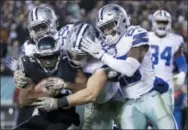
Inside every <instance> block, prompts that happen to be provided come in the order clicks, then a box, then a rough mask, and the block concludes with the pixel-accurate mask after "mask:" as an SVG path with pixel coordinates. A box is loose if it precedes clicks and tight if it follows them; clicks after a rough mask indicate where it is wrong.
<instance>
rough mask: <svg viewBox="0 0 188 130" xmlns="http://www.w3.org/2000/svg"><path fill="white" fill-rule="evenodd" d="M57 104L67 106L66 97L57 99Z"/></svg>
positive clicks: (62, 106) (60, 106) (61, 106)
mask: <svg viewBox="0 0 188 130" xmlns="http://www.w3.org/2000/svg"><path fill="white" fill-rule="evenodd" d="M57 106H58V107H59V108H64V107H68V106H69V103H68V100H67V97H63V98H59V99H57Z"/></svg>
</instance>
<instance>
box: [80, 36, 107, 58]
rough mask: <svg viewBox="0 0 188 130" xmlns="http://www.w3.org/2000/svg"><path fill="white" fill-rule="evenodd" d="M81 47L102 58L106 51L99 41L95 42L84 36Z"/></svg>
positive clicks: (95, 56)
mask: <svg viewBox="0 0 188 130" xmlns="http://www.w3.org/2000/svg"><path fill="white" fill-rule="evenodd" d="M81 49H82V50H83V51H85V52H87V53H89V54H90V55H91V56H93V57H94V58H96V59H101V58H102V56H103V55H104V53H105V51H104V50H103V49H102V46H101V44H100V43H99V42H97V43H95V42H93V41H92V40H91V39H90V38H88V37H83V38H82V43H81Z"/></svg>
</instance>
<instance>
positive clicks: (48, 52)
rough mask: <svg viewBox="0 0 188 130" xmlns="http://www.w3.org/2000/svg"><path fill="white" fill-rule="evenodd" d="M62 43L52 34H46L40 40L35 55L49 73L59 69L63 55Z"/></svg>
mask: <svg viewBox="0 0 188 130" xmlns="http://www.w3.org/2000/svg"><path fill="white" fill-rule="evenodd" d="M60 47H61V45H60V43H59V42H57V41H56V40H55V39H54V38H53V37H51V36H45V37H42V38H41V39H39V40H38V42H37V43H36V47H35V52H34V54H33V56H34V57H35V58H36V61H37V62H38V63H39V64H40V66H41V67H42V68H43V69H44V71H45V72H47V73H53V72H55V71H56V70H57V68H58V64H59V61H60V58H61V55H62V51H61V48H60Z"/></svg>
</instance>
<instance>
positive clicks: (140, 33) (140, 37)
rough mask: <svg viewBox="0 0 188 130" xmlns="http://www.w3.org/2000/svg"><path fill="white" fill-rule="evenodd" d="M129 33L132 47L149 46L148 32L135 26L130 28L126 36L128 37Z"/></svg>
mask: <svg viewBox="0 0 188 130" xmlns="http://www.w3.org/2000/svg"><path fill="white" fill-rule="evenodd" d="M130 33H132V34H131V37H132V46H133V47H138V46H141V45H146V44H149V37H148V32H147V30H146V29H144V28H142V27H140V26H135V27H132V28H131V30H130V32H129V34H128V36H129V35H130Z"/></svg>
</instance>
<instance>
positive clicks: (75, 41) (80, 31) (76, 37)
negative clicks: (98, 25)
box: [66, 23, 96, 68]
mask: <svg viewBox="0 0 188 130" xmlns="http://www.w3.org/2000/svg"><path fill="white" fill-rule="evenodd" d="M83 36H84V37H89V38H90V39H92V40H95V38H96V32H95V29H94V28H93V27H92V26H91V25H89V24H87V23H79V24H77V25H75V26H74V28H73V29H72V30H71V31H70V32H69V34H68V36H67V40H66V42H67V53H68V60H69V63H70V65H71V66H73V67H76V68H79V67H81V66H83V65H85V64H86V62H87V60H88V58H89V57H90V55H89V54H88V53H86V52H84V51H82V50H81V43H82V37H83Z"/></svg>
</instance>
